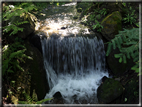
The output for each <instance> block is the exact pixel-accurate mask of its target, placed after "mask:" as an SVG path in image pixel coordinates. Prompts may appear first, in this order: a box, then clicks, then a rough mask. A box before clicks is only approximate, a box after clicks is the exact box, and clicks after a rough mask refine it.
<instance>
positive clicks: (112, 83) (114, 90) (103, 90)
mask: <svg viewBox="0 0 142 107" xmlns="http://www.w3.org/2000/svg"><path fill="white" fill-rule="evenodd" d="M97 92H98V94H97V96H98V100H99V102H100V103H110V102H111V101H113V100H114V99H116V98H117V97H119V96H120V95H121V94H122V92H123V87H122V85H121V84H120V82H118V81H116V80H113V79H110V78H108V79H106V80H105V82H104V83H103V84H102V85H101V86H100V87H99V88H98V90H97Z"/></svg>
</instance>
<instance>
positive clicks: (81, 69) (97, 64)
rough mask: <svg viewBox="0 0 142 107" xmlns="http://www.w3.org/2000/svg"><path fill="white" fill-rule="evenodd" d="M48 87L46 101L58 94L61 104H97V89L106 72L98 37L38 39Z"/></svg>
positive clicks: (100, 42)
mask: <svg viewBox="0 0 142 107" xmlns="http://www.w3.org/2000/svg"><path fill="white" fill-rule="evenodd" d="M41 43H42V51H43V58H44V66H45V69H46V74H47V81H48V84H49V87H50V91H49V93H47V94H46V96H45V98H52V97H53V95H54V94H55V93H56V92H60V93H61V95H62V98H63V99H64V103H66V104H73V103H77V104H78V103H90V104H91V103H93V104H95V103H97V97H96V93H97V88H98V86H99V85H100V83H101V78H102V77H103V76H107V77H108V73H107V70H106V68H105V51H104V45H103V41H102V40H101V39H100V40H98V39H97V37H94V38H93V39H89V38H87V37H47V38H42V39H41Z"/></svg>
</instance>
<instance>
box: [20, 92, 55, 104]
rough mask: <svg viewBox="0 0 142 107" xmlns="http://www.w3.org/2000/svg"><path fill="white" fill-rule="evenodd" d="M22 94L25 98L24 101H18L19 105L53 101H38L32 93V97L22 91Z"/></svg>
mask: <svg viewBox="0 0 142 107" xmlns="http://www.w3.org/2000/svg"><path fill="white" fill-rule="evenodd" d="M23 94H24V96H25V98H26V101H18V103H19V104H42V103H43V102H46V101H49V100H52V99H53V98H48V99H42V100H40V101H38V99H37V96H36V93H35V92H33V95H32V97H30V96H29V95H28V94H27V93H26V92H25V91H23Z"/></svg>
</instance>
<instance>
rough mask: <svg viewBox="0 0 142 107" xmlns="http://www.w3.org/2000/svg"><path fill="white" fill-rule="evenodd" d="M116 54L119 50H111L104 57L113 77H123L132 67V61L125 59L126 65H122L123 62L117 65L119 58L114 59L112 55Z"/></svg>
mask: <svg viewBox="0 0 142 107" xmlns="http://www.w3.org/2000/svg"><path fill="white" fill-rule="evenodd" d="M118 53H120V52H119V49H118V48H116V49H115V50H112V51H111V52H110V54H109V56H107V57H106V61H107V64H108V66H109V68H110V69H111V71H112V73H113V74H114V75H115V76H121V75H123V74H124V73H125V72H126V71H128V70H129V69H130V68H131V67H132V66H133V65H134V62H133V60H132V59H128V58H127V63H123V62H122V63H119V58H115V57H114V54H118Z"/></svg>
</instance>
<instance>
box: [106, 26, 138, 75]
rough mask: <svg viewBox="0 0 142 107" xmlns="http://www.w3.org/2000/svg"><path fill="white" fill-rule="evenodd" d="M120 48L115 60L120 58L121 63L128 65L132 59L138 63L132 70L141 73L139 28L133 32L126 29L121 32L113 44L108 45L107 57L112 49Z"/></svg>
mask: <svg viewBox="0 0 142 107" xmlns="http://www.w3.org/2000/svg"><path fill="white" fill-rule="evenodd" d="M116 47H118V49H119V51H120V53H119V54H115V55H114V56H115V58H119V62H120V63H121V62H123V63H127V58H128V59H130V58H132V59H133V61H134V62H135V63H136V65H135V66H133V67H132V68H131V69H132V70H135V71H136V72H137V73H138V72H139V28H133V29H131V30H127V29H124V31H119V34H117V35H116V36H115V38H114V39H112V40H111V42H109V43H108V49H107V52H106V56H108V55H109V53H110V52H111V49H112V48H113V49H116Z"/></svg>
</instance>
